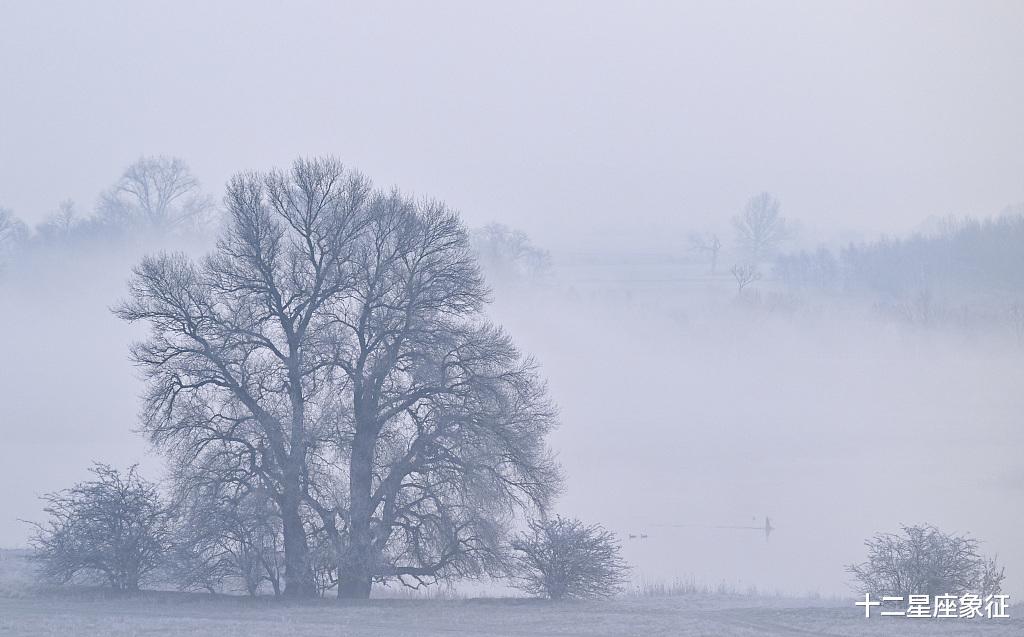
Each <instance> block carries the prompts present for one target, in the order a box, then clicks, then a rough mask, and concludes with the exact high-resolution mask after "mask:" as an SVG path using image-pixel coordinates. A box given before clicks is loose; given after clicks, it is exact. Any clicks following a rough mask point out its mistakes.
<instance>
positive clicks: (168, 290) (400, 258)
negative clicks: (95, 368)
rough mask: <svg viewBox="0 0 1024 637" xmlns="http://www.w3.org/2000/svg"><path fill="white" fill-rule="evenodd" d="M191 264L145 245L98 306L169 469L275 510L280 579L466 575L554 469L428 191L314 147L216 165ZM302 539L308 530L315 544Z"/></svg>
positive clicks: (459, 237) (310, 586)
mask: <svg viewBox="0 0 1024 637" xmlns="http://www.w3.org/2000/svg"><path fill="white" fill-rule="evenodd" d="M227 209H228V212H229V214H230V219H229V225H228V228H227V230H226V232H225V235H224V237H223V238H222V239H221V240H220V242H219V243H218V246H217V249H216V251H215V252H214V254H213V255H211V256H210V257H209V258H207V259H206V260H205V261H203V262H202V263H201V264H195V263H192V262H191V261H189V260H187V259H185V258H184V257H181V256H174V255H163V256H158V257H153V258H149V259H146V260H145V261H144V262H143V263H142V264H141V265H140V266H139V267H138V268H137V269H136V273H135V277H134V279H133V282H132V294H131V299H130V300H129V301H128V302H126V303H125V304H123V305H122V306H121V307H120V308H119V310H118V311H119V313H120V315H121V316H122V317H123V318H125V319H127V320H130V321H145V322H148V323H149V324H150V326H151V328H152V332H151V335H150V338H149V339H148V340H146V341H145V342H143V343H140V344H138V345H137V346H136V347H135V348H134V350H133V355H134V357H135V359H136V361H137V362H138V363H139V364H141V365H142V366H143V368H144V369H145V371H146V374H147V376H148V379H149V391H148V394H147V398H146V409H145V411H144V416H145V423H146V428H147V429H148V431H149V432H150V435H151V437H152V439H153V441H154V442H155V443H157V444H158V445H159V446H161V447H163V448H164V449H166V450H168V451H169V452H170V453H171V455H172V456H173V457H174V460H175V463H176V466H177V468H178V475H181V476H188V475H189V471H190V470H193V471H195V472H198V473H197V474H196V475H198V474H202V475H209V474H210V472H213V473H217V472H219V473H220V478H219V479H221V480H223V481H232V482H234V483H235V484H238V485H245V486H248V487H249V488H252V489H259V490H261V491H262V492H265V493H267V494H268V495H269V497H270V498H271V499H272V500H273V502H274V503H275V504H276V507H277V509H278V513H279V515H280V516H281V519H282V529H283V538H284V550H285V579H286V587H285V594H286V595H311V594H314V593H315V592H316V589H317V586H316V581H317V580H318V578H316V577H315V573H322V572H324V570H325V569H324V568H323V565H322V564H317V565H314V564H312V563H311V550H310V545H311V543H315V544H314V546H315V547H316V548H317V553H318V554H319V555H322V554H324V553H326V555H327V556H328V558H327V559H328V561H329V562H330V563H329V564H327V568H326V571H328V572H333V573H334V574H335V575H334V577H335V579H336V584H337V586H338V592H339V594H340V595H343V596H348V597H366V596H368V595H369V593H370V587H371V585H372V582H374V581H386V580H390V579H401V580H402V581H404V582H405V583H407V584H410V585H418V584H420V583H424V582H428V581H431V580H433V579H437V578H445V577H452V576H456V575H469V574H475V573H478V572H480V570H481V569H484V568H486V567H487V564H488V560H489V559H491V558H492V557H493V556H494V555H495V554H496V552H498V551H499V550H500V549H501V546H502V539H503V537H504V535H503V533H504V524H505V523H506V522H507V521H508V520H509V519H510V517H511V516H512V515H514V514H515V513H516V512H517V511H519V510H521V509H523V508H525V507H543V506H545V505H546V504H547V501H548V499H549V498H550V496H551V495H552V493H553V492H554V490H555V489H556V487H557V482H558V474H557V470H556V467H555V465H554V463H553V462H552V459H551V457H550V455H549V454H548V452H547V450H546V448H545V446H544V442H543V437H544V434H546V433H547V431H548V430H549V429H550V428H551V427H552V426H553V424H554V415H553V409H552V407H551V405H550V404H549V402H548V400H547V398H546V394H545V389H544V385H543V383H542V382H541V381H540V379H539V378H538V377H537V374H536V371H535V369H534V366H533V364H532V363H531V362H530V361H529V360H524V359H523V358H522V357H521V356H520V355H519V354H518V352H517V351H516V350H515V348H514V347H513V345H512V343H511V341H510V340H509V338H508V337H507V336H506V335H505V334H504V333H502V332H501V331H500V330H499V329H497V328H495V327H493V326H490V325H488V324H487V323H486V322H485V321H484V320H483V317H482V310H483V307H484V304H485V302H486V300H487V294H486V290H485V289H484V287H483V284H482V282H481V278H480V275H479V272H478V270H477V267H476V263H475V260H474V258H473V256H472V253H471V251H470V248H469V245H468V239H467V236H466V232H465V230H464V229H463V227H462V225H461V224H460V222H459V220H458V217H457V216H456V215H455V214H454V213H452V212H450V211H448V210H447V209H446V208H444V206H442V205H440V204H436V203H430V202H422V203H420V202H414V201H411V200H409V199H407V198H405V197H403V196H401V195H400V194H398V193H395V192H392V193H375V192H372V191H371V188H370V185H369V183H368V182H367V181H366V180H365V179H364V178H363V177H361V176H359V175H358V174H355V173H351V172H349V171H346V170H345V169H344V168H343V167H342V166H341V165H340V164H339V163H338V162H336V161H334V160H329V159H328V160H315V161H299V162H296V163H295V165H294V166H293V168H292V170H291V171H290V172H289V173H280V172H272V173H269V174H266V175H258V174H247V175H242V176H239V177H237V178H235V179H234V180H233V181H232V183H231V185H230V187H229V189H228V196H227ZM322 547H327V550H326V551H322V550H321V549H322Z"/></svg>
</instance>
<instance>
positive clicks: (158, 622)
mask: <svg viewBox="0 0 1024 637" xmlns="http://www.w3.org/2000/svg"><path fill="white" fill-rule="evenodd" d="M858 611H859V609H855V608H854V607H853V606H852V600H851V605H849V606H846V605H823V604H822V603H820V602H815V601H811V600H787V599H776V598H751V597H729V596H721V595H692V596H678V597H661V598H647V597H640V598H626V599H619V600H614V601H608V602H576V603H573V602H569V603H557V604H556V603H550V602H543V601H534V600H521V599H470V600H399V599H382V600H373V601H369V602H361V603H346V604H341V603H338V602H336V601H334V600H323V601H320V602H317V603H304V604H287V603H279V602H274V601H272V600H257V601H250V600H247V599H238V598H218V599H212V598H207V597H202V596H186V595H159V594H158V595H143V596H141V597H136V598H126V599H96V598H90V597H83V596H80V595H71V596H68V595H60V594H57V593H48V594H43V595H36V596H32V597H23V598H0V635H5V636H6V635H40V636H42V635H47V636H49V635H104V636H108V635H109V636H128V635H188V636H189V637H206V636H213V637H234V636H236V635H237V636H239V637H242V636H244V637H256V636H260V635H282V636H283V635H288V636H290V637H291V636H295V637H301V636H305V635H345V636H348V635H366V636H371V635H373V636H383V637H387V636H392V635H422V636H429V635H609V636H610V635H616V636H619V635H645V636H646V635H709V636H714V635H726V636H732V635H736V636H745V635H821V636H828V635H843V636H852V635H865V636H871V635H909V636H914V635H922V636H923V635H986V636H987V635H992V636H995V635H1006V636H1011V635H1013V636H1019V635H1022V634H1024V619H1021V618H1015V619H1010V620H973V621H960V620H946V621H943V620H910V619H899V618H882V617H878V618H871V619H864V617H863V615H861V614H860V613H859V612H858ZM1013 614H1014V613H1013V611H1012V610H1011V616H1012V615H1013Z"/></svg>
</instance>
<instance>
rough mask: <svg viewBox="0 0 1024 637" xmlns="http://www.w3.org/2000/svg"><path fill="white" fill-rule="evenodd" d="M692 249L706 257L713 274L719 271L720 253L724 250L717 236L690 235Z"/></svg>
mask: <svg viewBox="0 0 1024 637" xmlns="http://www.w3.org/2000/svg"><path fill="white" fill-rule="evenodd" d="M690 249H691V250H693V251H694V252H697V253H699V254H703V255H706V256H707V258H708V259H709V260H710V262H711V274H715V271H716V270H717V269H718V253H719V251H721V249H722V240H721V239H719V238H718V235H717V234H714V233H712V234H707V235H704V234H696V233H695V234H692V235H690Z"/></svg>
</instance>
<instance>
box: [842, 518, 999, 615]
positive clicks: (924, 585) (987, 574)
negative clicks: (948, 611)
mask: <svg viewBox="0 0 1024 637" xmlns="http://www.w3.org/2000/svg"><path fill="white" fill-rule="evenodd" d="M902 529H903V532H902V534H894V533H879V534H877V535H875V536H874V537H873V538H871V539H870V540H867V541H866V542H864V545H865V546H866V547H867V549H868V559H867V561H866V562H862V563H860V564H852V565H850V566H848V567H847V571H848V572H850V573H851V574H852V575H853V576H854V578H855V579H856V580H857V583H858V586H859V587H860V589H861V590H862V591H863V592H866V593H871V594H872V595H879V596H881V595H891V596H902V597H904V598H905V597H906V596H907V595H912V594H913V595H946V594H951V595H961V594H964V593H980V594H982V595H989V594H994V593H998V592H999V590H1000V587H1001V585H1002V581H1003V577H1004V574H1003V569H1002V568H1000V567H998V566H997V564H996V561H995V559H988V558H986V557H984V556H982V555H981V554H980V553H979V550H978V541H977V540H975V539H973V538H970V537H965V536H959V535H955V534H948V533H943V532H942V531H940V530H939V529H937V528H935V527H934V526H932V525H930V524H924V525H920V526H904V527H902Z"/></svg>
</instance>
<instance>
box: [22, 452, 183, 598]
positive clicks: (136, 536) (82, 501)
mask: <svg viewBox="0 0 1024 637" xmlns="http://www.w3.org/2000/svg"><path fill="white" fill-rule="evenodd" d="M90 471H91V472H92V474H93V475H94V476H95V477H94V479H92V480H87V481H85V482H80V483H78V484H76V485H75V486H73V487H72V488H70V489H67V490H65V491H60V492H57V493H50V494H47V495H45V496H43V500H44V501H45V502H46V504H47V506H46V509H45V510H46V512H47V513H48V514H49V516H50V519H49V521H48V522H47V523H46V524H37V525H35V526H36V533H35V536H34V537H33V541H32V543H33V548H34V549H35V558H36V559H38V560H39V561H40V563H41V566H42V568H41V574H42V576H43V577H44V578H45V581H46V582H48V583H59V584H65V583H68V582H72V581H78V582H81V583H90V584H91V583H96V582H97V581H102V582H105V583H106V584H109V585H110V586H112V587H113V588H115V589H117V590H121V591H134V590H138V588H139V585H140V583H141V582H142V581H143V580H144V579H145V578H146V576H147V575H150V574H152V573H153V572H154V571H155V570H156V569H157V567H158V566H160V565H161V563H162V561H163V558H164V555H165V553H166V552H167V551H168V549H169V546H170V544H169V540H170V513H169V511H168V509H167V508H166V507H165V506H164V505H163V503H162V502H161V500H160V497H159V494H158V493H157V489H156V485H154V484H153V483H151V482H147V481H146V480H144V479H143V478H142V477H140V476H139V475H138V473H137V471H136V468H135V467H134V466H133V467H131V468H130V469H128V471H127V472H125V473H121V472H120V471H118V470H117V469H114V468H112V467H109V466H107V465H103V464H97V465H95V466H94V467H93V468H92V469H90Z"/></svg>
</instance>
